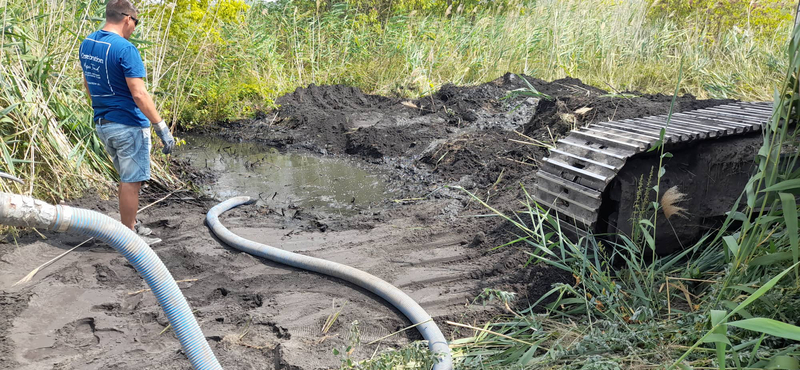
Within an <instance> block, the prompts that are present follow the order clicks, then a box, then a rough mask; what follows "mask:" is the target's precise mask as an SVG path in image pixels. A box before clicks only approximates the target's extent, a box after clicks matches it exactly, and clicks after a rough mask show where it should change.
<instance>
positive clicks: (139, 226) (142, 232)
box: [133, 220, 153, 236]
mask: <svg viewBox="0 0 800 370" xmlns="http://www.w3.org/2000/svg"><path fill="white" fill-rule="evenodd" d="M133 230H134V231H136V234H138V235H139V236H148V235H150V234H152V233H153V230H150V228H149V227H147V226H144V224H143V223H142V221H139V220H136V225H133Z"/></svg>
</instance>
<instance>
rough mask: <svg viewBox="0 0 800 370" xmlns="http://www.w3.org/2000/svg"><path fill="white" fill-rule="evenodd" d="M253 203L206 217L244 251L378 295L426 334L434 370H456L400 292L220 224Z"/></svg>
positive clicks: (427, 322)
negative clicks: (230, 212) (226, 214)
mask: <svg viewBox="0 0 800 370" xmlns="http://www.w3.org/2000/svg"><path fill="white" fill-rule="evenodd" d="M250 203H251V201H250V197H236V198H231V199H228V200H226V201H224V202H222V203H220V204H218V205H216V206H214V207H213V208H211V209H210V210H209V211H208V214H207V215H206V222H207V223H208V227H209V228H211V230H212V231H213V232H214V234H215V235H216V236H217V237H218V238H219V239H220V240H222V241H223V242H225V243H226V244H228V245H230V246H231V247H234V248H236V249H238V250H240V251H243V252H246V253H249V254H252V255H256V256H259V257H262V258H266V259H268V260H271V261H274V262H278V263H282V264H284V265H289V266H292V267H297V268H301V269H303V270H308V271H314V272H318V273H320V274H325V275H328V276H333V277H336V278H339V279H342V280H345V281H348V282H351V283H353V284H356V285H358V286H360V287H362V288H364V289H366V290H369V291H370V292H372V293H375V294H377V295H378V296H380V297H381V298H383V299H385V300H386V301H387V302H389V303H391V304H392V305H393V306H394V307H396V308H397V309H398V310H400V311H401V312H402V313H403V314H405V315H406V317H408V319H409V320H411V322H412V323H414V324H419V325H418V326H417V329H418V330H419V332H420V333H421V334H422V337H423V338H425V340H427V341H428V348H430V350H431V352H433V353H434V354H435V355H436V356H437V357H438V358H439V361H438V363H437V364H436V365H434V366H433V369H434V370H450V369H452V368H453V359H452V357H451V355H450V347H449V346H448V344H447V340H446V339H445V337H444V335H443V334H442V332H441V330H439V327H438V326H436V323H434V322H433V320H432V319H431V316H430V315H428V314H427V313H426V312H425V310H423V309H422V307H420V305H419V304H417V302H415V301H414V300H413V299H411V297H409V296H408V295H407V294H405V293H403V291H401V290H400V289H397V288H396V287H394V286H392V285H391V284H389V283H387V282H385V281H383V280H381V279H379V278H377V277H375V276H373V275H370V274H368V273H366V272H364V271H361V270H358V269H355V268H353V267H350V266H346V265H343V264H341V263H336V262H331V261H326V260H323V259H319V258H314V257H309V256H304V255H301V254H297V253H292V252H288V251H285V250H282V249H278V248H275V247H270V246H268V245H264V244H261V243H256V242H254V241H250V240H247V239H244V238H242V237H240V236H238V235H236V234H234V233H232V232H231V231H229V230H228V229H226V228H225V226H223V225H222V223H221V222H220V221H219V215H220V214H222V213H224V212H225V211H227V210H229V209H231V208H234V207H237V206H240V205H242V204H250Z"/></svg>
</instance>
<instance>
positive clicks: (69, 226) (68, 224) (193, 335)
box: [0, 193, 222, 370]
mask: <svg viewBox="0 0 800 370" xmlns="http://www.w3.org/2000/svg"><path fill="white" fill-rule="evenodd" d="M0 224H2V225H8V226H21V227H40V228H47V229H50V230H54V231H58V232H67V231H69V232H74V233H78V234H81V235H86V236H92V237H95V238H97V239H99V240H102V241H104V242H106V243H108V244H109V245H111V247H113V248H114V249H116V250H117V251H118V252H120V253H122V255H123V256H125V258H126V259H127V260H128V262H130V263H131V265H133V267H134V268H136V271H138V272H139V274H140V275H142V277H143V278H144V280H145V281H146V282H147V285H148V286H149V287H150V289H152V291H153V294H155V296H156V299H158V303H159V304H160V305H161V308H163V309H164V313H166V314H167V319H168V320H169V323H170V324H171V325H172V329H173V330H174V331H175V335H177V336H178V341H180V343H181V346H182V347H183V351H184V352H185V353H186V356H187V357H188V358H189V362H191V363H192V366H193V367H194V368H195V369H197V370H200V369H203V370H205V369H208V370H217V369H222V366H220V364H219V362H218V361H217V359H216V357H214V353H213V352H211V347H209V345H208V342H207V341H206V338H205V336H204V335H203V332H201V331H200V326H199V325H198V324H197V320H195V317H194V315H193V314H192V310H191V308H189V304H188V303H187V302H186V299H185V298H184V297H183V294H182V293H181V291H180V289H178V284H176V283H175V279H173V278H172V275H170V273H169V271H167V267H166V266H164V263H163V262H161V260H160V259H159V258H158V256H157V255H156V254H155V252H153V250H152V249H150V247H149V246H148V245H147V243H145V242H144V241H142V239H141V238H139V236H137V235H136V233H134V232H133V231H132V230H131V229H128V228H127V227H125V226H124V225H122V224H121V223H119V222H118V221H116V220H114V219H112V218H111V217H108V216H106V215H104V214H101V213H98V212H94V211H90V210H86V209H80V208H72V207H69V206H62V205H59V206H53V205H50V204H47V203H45V202H42V201H40V200H35V199H33V198H30V197H25V196H22V195H17V194H6V193H0Z"/></svg>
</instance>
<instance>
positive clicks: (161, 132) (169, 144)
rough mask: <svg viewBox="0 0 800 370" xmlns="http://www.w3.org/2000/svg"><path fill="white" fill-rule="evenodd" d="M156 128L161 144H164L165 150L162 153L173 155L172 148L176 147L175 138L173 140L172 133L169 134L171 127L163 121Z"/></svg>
mask: <svg viewBox="0 0 800 370" xmlns="http://www.w3.org/2000/svg"><path fill="white" fill-rule="evenodd" d="M154 128H155V130H156V134H157V135H158V137H159V138H161V142H162V143H164V148H163V149H161V153H164V154H169V153H172V148H174V147H175V138H173V137H172V133H170V132H169V126H167V123H166V122H164V121H161V122H159V123H156V124H155V126H154Z"/></svg>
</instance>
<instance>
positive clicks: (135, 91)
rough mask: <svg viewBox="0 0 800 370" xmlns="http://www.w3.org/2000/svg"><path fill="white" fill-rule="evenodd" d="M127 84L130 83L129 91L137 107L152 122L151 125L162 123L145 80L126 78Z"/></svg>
mask: <svg viewBox="0 0 800 370" xmlns="http://www.w3.org/2000/svg"><path fill="white" fill-rule="evenodd" d="M125 82H127V83H128V89H129V90H130V91H131V95H132V96H133V101H134V102H136V106H137V107H139V109H140V110H141V111H142V113H144V116H145V117H147V119H149V120H150V123H159V122H161V116H160V115H159V114H158V110H156V104H155V103H153V98H151V97H150V94H149V93H148V92H147V88H146V87H145V86H144V80H143V79H141V78H138V77H134V78H131V77H125Z"/></svg>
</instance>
